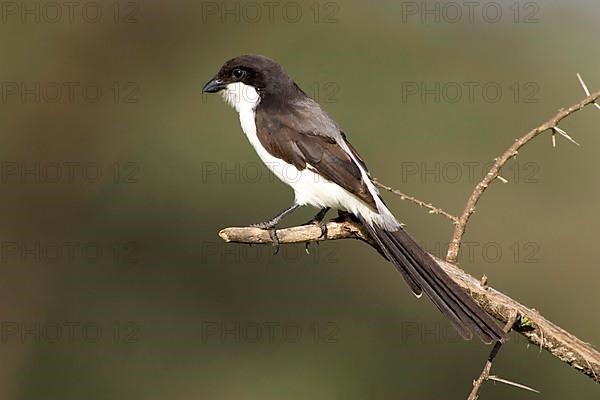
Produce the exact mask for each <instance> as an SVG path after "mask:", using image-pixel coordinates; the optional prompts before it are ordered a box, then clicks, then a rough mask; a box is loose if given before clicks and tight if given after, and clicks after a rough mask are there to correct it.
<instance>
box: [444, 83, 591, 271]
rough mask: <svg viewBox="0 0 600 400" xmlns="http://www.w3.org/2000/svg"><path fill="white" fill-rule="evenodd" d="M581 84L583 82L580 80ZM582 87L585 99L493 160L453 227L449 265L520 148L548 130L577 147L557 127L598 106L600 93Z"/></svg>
mask: <svg viewBox="0 0 600 400" xmlns="http://www.w3.org/2000/svg"><path fill="white" fill-rule="evenodd" d="M581 82H583V81H582V80H581ZM582 86H583V87H584V90H585V91H586V94H588V96H587V97H586V98H585V99H583V100H581V101H580V102H578V103H575V104H573V105H572V106H571V107H569V108H566V109H561V110H559V111H558V113H557V114H556V115H554V117H552V118H550V119H549V120H548V121H546V122H544V123H543V124H541V125H539V126H538V127H536V128H534V129H532V130H531V131H529V132H527V133H526V134H525V135H524V136H523V137H521V138H520V139H517V140H516V141H515V142H514V143H513V144H512V145H511V146H510V147H509V148H508V149H506V151H504V153H502V154H500V156H498V157H497V158H496V159H495V160H494V164H493V165H492V167H491V168H490V170H489V171H488V173H487V174H486V175H485V177H484V178H483V179H482V180H481V182H479V183H478V184H477V186H475V189H474V190H473V193H471V195H470V196H469V199H468V200H467V205H466V206H465V209H464V210H463V212H462V214H461V216H460V217H459V218H458V223H457V224H456V225H455V226H454V233H453V234H452V240H451V241H450V245H449V246H448V253H447V254H446V261H448V262H450V263H455V262H456V260H458V252H459V251H460V243H461V241H462V237H463V235H464V233H465V230H466V228H467V223H468V222H469V218H471V215H473V213H474V212H475V206H476V205H477V202H478V201H479V199H480V198H481V196H482V195H483V193H484V192H485V190H486V189H487V188H488V186H489V185H490V184H491V183H492V182H493V180H494V179H496V178H500V170H501V169H502V167H503V166H504V165H505V164H506V163H507V162H508V160H510V159H511V157H514V156H516V155H517V153H518V152H519V149H520V148H521V147H523V146H525V145H526V144H527V143H528V142H529V141H531V140H532V139H533V138H535V137H536V136H538V135H540V134H541V133H543V132H546V131H548V130H550V131H552V137H553V138H554V135H555V134H556V133H559V134H560V135H561V136H563V137H564V138H565V139H567V140H569V141H571V142H573V143H575V144H577V145H578V143H577V142H575V141H574V140H573V139H572V138H571V137H570V136H569V135H568V134H567V133H566V132H565V131H564V130H562V129H561V128H559V127H558V123H559V122H560V121H562V120H563V119H565V118H566V117H568V116H569V115H571V114H574V113H575V112H577V111H579V110H581V109H582V108H584V107H585V106H587V105H589V104H594V105H595V106H598V104H597V103H595V102H596V100H598V99H599V98H600V92H596V93H594V94H589V91H588V90H587V87H586V86H585V84H582ZM553 143H554V144H555V143H556V142H555V141H554V140H553Z"/></svg>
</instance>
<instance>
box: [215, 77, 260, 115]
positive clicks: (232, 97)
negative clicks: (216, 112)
mask: <svg viewBox="0 0 600 400" xmlns="http://www.w3.org/2000/svg"><path fill="white" fill-rule="evenodd" d="M222 96H223V100H225V101H226V102H227V103H228V104H229V105H230V106H231V107H233V108H234V109H235V111H237V112H239V113H242V112H249V111H252V112H254V109H255V108H256V106H257V105H258V103H260V96H259V95H258V92H257V91H256V89H255V88H254V87H253V86H250V85H245V84H243V83H241V82H236V83H230V84H229V85H227V87H226V88H225V89H224V90H223V92H222Z"/></svg>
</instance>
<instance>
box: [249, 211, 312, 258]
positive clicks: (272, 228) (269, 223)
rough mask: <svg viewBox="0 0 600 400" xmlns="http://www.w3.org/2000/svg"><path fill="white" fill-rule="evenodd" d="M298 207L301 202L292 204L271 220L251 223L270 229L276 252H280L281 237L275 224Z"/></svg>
mask: <svg viewBox="0 0 600 400" xmlns="http://www.w3.org/2000/svg"><path fill="white" fill-rule="evenodd" d="M298 207H300V205H299V204H292V206H290V207H288V208H286V209H285V210H283V211H282V212H280V213H279V214H277V215H276V216H275V217H273V218H271V219H270V220H268V221H264V222H259V223H257V224H251V225H250V226H251V227H253V228H261V229H267V230H268V231H269V237H270V238H271V240H272V241H273V247H275V254H277V253H278V252H279V238H278V237H277V230H276V229H275V226H276V225H277V224H278V223H279V222H281V220H282V219H283V218H284V217H285V216H286V215H288V214H291V213H292V212H294V211H295V210H296V209H297V208H298Z"/></svg>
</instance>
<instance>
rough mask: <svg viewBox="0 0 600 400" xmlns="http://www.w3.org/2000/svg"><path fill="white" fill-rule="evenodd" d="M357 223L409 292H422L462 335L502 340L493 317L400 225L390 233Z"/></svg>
mask: <svg viewBox="0 0 600 400" xmlns="http://www.w3.org/2000/svg"><path fill="white" fill-rule="evenodd" d="M361 222H362V223H363V225H364V226H365V227H366V228H367V230H368V231H369V234H370V235H371V236H372V238H373V240H375V242H376V243H377V244H378V245H379V247H380V250H381V251H382V253H383V254H384V255H385V256H386V257H387V258H388V259H389V260H390V261H391V262H392V263H393V264H394V266H395V267H396V269H397V270H398V271H399V272H400V273H401V274H402V276H403V277H404V279H405V280H406V282H407V283H408V285H409V286H410V288H411V290H412V291H413V293H414V294H415V295H417V296H421V295H422V293H423V292H425V294H427V296H429V298H431V300H432V301H433V303H434V304H435V305H436V307H437V308H438V309H439V310H440V311H441V312H442V314H444V315H445V316H446V317H447V318H448V319H449V320H450V322H451V323H452V325H453V326H454V327H455V328H456V330H457V331H458V332H459V334H460V335H461V336H462V337H463V338H465V339H467V340H470V339H471V338H472V336H473V335H472V332H475V334H477V335H478V336H479V337H480V338H481V340H482V341H484V342H485V343H491V342H492V341H495V340H504V336H505V334H504V332H503V331H502V329H501V328H500V327H499V326H498V324H497V323H496V322H495V321H494V319H493V318H492V317H490V316H489V315H488V314H487V313H486V312H485V311H484V310H483V309H481V307H479V306H478V305H477V304H476V303H475V301H474V300H473V299H472V298H471V297H470V296H468V295H467V293H465V291H464V290H463V289H462V288H461V287H460V286H458V284H457V283H456V282H454V280H452V278H450V277H449V276H448V275H447V274H446V273H445V272H444V270H442V268H441V267H440V266H439V265H438V264H437V262H435V260H434V259H433V258H432V257H431V256H430V255H429V254H427V253H426V252H425V251H424V250H423V249H422V248H421V247H420V246H419V245H418V244H417V243H416V242H415V240H414V239H413V238H412V237H411V236H410V235H409V234H408V233H407V232H406V231H404V230H403V229H402V228H400V229H398V230H397V231H393V232H392V231H388V230H385V229H383V228H380V227H378V226H373V225H371V224H369V223H367V222H366V221H364V220H363V221H361Z"/></svg>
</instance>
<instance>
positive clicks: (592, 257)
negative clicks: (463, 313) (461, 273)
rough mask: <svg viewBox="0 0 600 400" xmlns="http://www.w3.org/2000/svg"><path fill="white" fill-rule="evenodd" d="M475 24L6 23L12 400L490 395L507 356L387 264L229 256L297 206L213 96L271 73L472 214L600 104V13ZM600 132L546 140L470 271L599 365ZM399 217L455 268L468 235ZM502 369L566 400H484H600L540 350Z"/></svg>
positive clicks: (114, 15)
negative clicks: (560, 116) (242, 234)
mask: <svg viewBox="0 0 600 400" xmlns="http://www.w3.org/2000/svg"><path fill="white" fill-rule="evenodd" d="M462 4H463V3H461V2H458V3H451V4H450V5H449V4H447V3H444V2H425V3H423V2H400V1H381V2H377V3H368V2H361V1H335V2H326V1H324V2H314V1H306V2H273V3H263V2H253V3H251V2H241V3H236V2H220V1H217V2H201V1H179V2H173V1H161V2H158V1H154V2H151V1H140V2H116V3H115V2H114V1H112V0H111V1H107V2H96V3H88V2H81V3H77V4H75V5H72V6H71V7H72V9H69V8H68V7H67V6H65V5H64V4H63V3H60V2H59V3H47V2H23V3H22V2H3V3H2V15H1V17H2V22H1V23H0V33H1V35H0V51H1V54H2V60H3V61H2V63H0V76H1V77H2V103H1V105H0V124H1V128H2V143H1V146H0V155H1V160H2V176H1V178H2V181H1V186H0V188H1V189H0V190H1V193H2V210H3V212H2V223H1V224H0V235H1V241H2V248H1V250H2V254H1V256H2V258H1V260H0V261H1V265H0V272H1V278H0V308H1V311H2V317H1V321H2V325H1V333H2V335H1V337H0V339H1V342H0V349H1V350H0V354H1V358H2V360H3V362H2V364H1V366H0V397H1V398H3V399H63V400H64V399H81V398H88V399H107V398H122V399H164V398H169V399H199V398H217V399H240V398H242V399H262V400H264V399H282V398H285V399H308V398H311V399H338V398H344V399H365V398H381V399H398V398H418V399H445V398H448V399H455V398H466V396H467V394H468V392H469V390H470V388H471V381H472V379H473V378H474V377H475V376H476V375H478V374H479V372H480V370H481V367H482V365H483V363H484V360H485V357H486V356H487V354H488V352H489V347H488V346H484V345H483V344H481V343H480V342H478V341H473V342H469V343H467V342H462V341H459V340H458V339H457V338H456V335H455V334H454V332H453V331H452V330H451V328H449V327H448V326H447V324H446V322H445V321H444V320H443V318H442V317H441V316H440V315H439V313H438V312H437V311H436V310H435V309H434V307H432V305H431V304H430V303H429V301H428V300H425V299H423V300H421V301H417V300H416V299H415V298H414V296H412V294H410V293H409V291H408V290H407V287H406V285H405V284H404V282H403V281H402V279H401V277H400V276H399V275H398V274H397V272H396V271H395V270H394V269H393V268H392V267H391V265H389V264H387V263H386V262H385V261H384V260H383V259H382V258H381V257H379V256H378V254H376V252H374V251H373V250H372V249H370V248H368V246H366V245H364V244H361V243H358V242H353V241H344V242H335V243H333V242H332V243H324V244H321V245H320V246H315V245H313V246H311V250H312V251H311V254H310V255H307V254H306V253H304V248H303V246H288V247H284V248H282V251H281V254H280V255H278V256H277V257H273V256H272V255H271V249H270V248H269V247H267V246H263V247H261V246H254V247H251V248H249V247H245V246H241V245H235V244H230V245H225V244H224V243H222V242H221V241H220V240H219V238H218V236H217V232H218V231H219V230H220V229H222V228H223V227H226V226H240V225H245V224H249V223H252V222H257V221H260V220H264V219H266V218H267V217H271V216H272V215H273V214H275V213H276V212H277V211H279V210H281V209H283V208H284V207H286V206H288V205H289V204H290V202H291V200H292V198H293V196H292V192H291V190H290V189H289V188H288V187H287V186H285V185H283V184H281V183H280V182H277V181H276V180H275V179H274V178H273V177H272V176H270V175H269V174H268V173H267V171H266V169H265V168H263V167H262V166H261V165H260V164H259V160H258V157H257V156H256V155H255V153H254V151H253V150H252V148H251V147H250V146H249V144H248V143H247V140H246V139H245V137H244V136H243V134H242V132H241V129H240V127H239V122H238V119H237V115H235V113H234V112H233V111H232V110H231V109H229V107H228V106H226V105H225V104H223V103H222V102H221V100H220V99H219V96H206V95H203V94H202V93H201V88H202V85H203V84H204V82H205V81H206V80H208V79H209V78H210V77H212V76H213V75H214V74H215V73H216V71H217V70H218V68H219V67H220V66H221V64H222V63H223V62H224V61H225V60H227V59H229V58H231V57H233V56H236V55H239V54H243V53H258V54H264V55H268V56H270V57H272V58H274V59H276V60H277V61H279V62H280V63H281V64H282V65H283V66H284V67H285V68H286V70H287V71H288V72H289V73H290V74H291V75H292V76H293V77H294V79H295V80H296V81H297V83H298V84H299V85H300V86H301V87H303V88H304V89H305V90H306V91H307V92H308V93H309V94H311V95H312V96H314V97H315V98H316V99H317V100H318V101H319V102H320V103H322V105H323V106H324V108H325V109H326V110H327V111H328V112H329V113H330V114H331V115H332V116H333V117H334V118H335V119H336V120H337V121H338V122H339V124H340V125H341V126H342V127H343V128H344V129H345V131H346V132H347V134H348V137H349V139H350V141H351V142H352V143H353V144H354V145H355V146H356V147H357V148H358V149H359V151H360V152H361V154H362V155H363V156H364V158H365V159H366V160H367V161H368V164H369V167H370V169H371V171H372V173H373V175H374V176H376V177H378V178H380V179H381V180H382V181H383V182H385V183H386V184H388V185H391V186H394V187H397V188H400V189H401V190H403V191H405V192H407V193H410V194H413V195H415V196H417V197H418V198H420V199H423V200H426V201H429V202H433V203H434V204H436V205H439V206H441V207H443V208H445V209H447V210H449V211H450V212H453V213H459V212H460V210H462V207H463V205H464V202H465V201H466V198H467V196H468V194H469V193H470V191H471V190H472V188H473V187H474V185H475V182H476V179H478V178H481V176H482V174H483V173H484V165H485V164H486V163H488V162H490V161H492V160H493V158H494V157H495V156H497V155H498V154H499V153H500V152H501V151H503V150H504V149H505V148H506V147H507V146H508V145H510V144H511V143H512V142H513V140H514V139H516V138H517V137H519V136H520V135H522V134H523V133H525V132H526V131H528V130H529V129H531V128H533V127H534V126H536V125H537V124H539V123H540V122H542V121H544V120H546V119H547V118H548V117H550V116H551V115H552V114H553V113H554V112H555V111H556V110H557V109H559V108H560V107H564V106H568V105H571V104H573V103H575V102H576V101H578V100H579V99H581V98H583V91H582V89H581V87H580V86H579V84H578V82H577V79H576V73H577V72H579V73H581V74H582V75H583V77H584V78H585V79H586V81H587V83H588V85H589V86H590V88H591V89H592V90H594V89H598V88H600V72H599V70H598V65H600V53H598V51H597V50H598V40H597V38H598V30H597V27H598V18H599V17H600V5H599V4H597V3H596V2H587V1H579V2H577V1H571V2H559V1H539V2H529V3H527V2H521V3H516V4H515V3H514V2H513V1H510V2H508V1H507V2H496V3H493V4H492V5H489V4H488V2H482V3H476V4H475V6H474V7H475V8H474V10H473V14H471V15H469V10H468V8H466V6H464V5H462ZM426 10H433V11H430V12H426ZM457 10H458V11H460V12H461V14H460V15H459V14H456V12H457ZM484 10H485V11H484ZM71 11H72V12H71ZM98 11H100V12H101V14H98ZM498 11H500V13H501V14H498ZM57 12H58V13H60V14H58V13H57ZM257 13H260V14H257ZM496 20H497V21H496ZM457 87H458V88H462V91H461V92H457V91H456V89H457ZM468 87H473V88H474V89H473V92H472V97H471V98H470V97H469V94H470V93H469V91H468V90H467V88H468ZM69 88H72V91H70V89H69ZM415 88H416V91H415ZM484 88H485V90H484ZM498 88H499V89H500V92H498V91H497V90H498ZM599 118H600V114H599V112H598V110H594V109H593V108H588V109H585V110H584V111H582V112H580V113H578V114H576V115H575V116H573V117H571V118H569V119H568V120H566V121H565V122H564V123H561V126H562V127H563V128H564V129H566V130H567V131H568V132H569V133H570V134H571V136H573V137H574V138H575V139H576V140H577V141H578V142H579V143H581V147H577V146H575V145H573V144H571V143H569V142H567V141H565V140H563V139H562V138H560V137H558V138H557V147H556V148H554V149H553V148H552V145H551V140H550V136H549V135H548V134H544V135H543V136H541V137H539V138H537V139H536V140H535V141H534V142H532V143H531V144H529V145H528V146H527V147H526V148H525V149H523V150H522V151H521V152H520V154H519V155H518V157H517V158H516V160H513V161H512V162H511V164H510V165H509V166H508V167H507V168H506V169H505V171H504V172H503V176H504V177H505V178H506V179H507V180H508V181H509V182H508V183H506V184H502V183H501V182H499V181H498V182H496V183H494V185H493V186H492V187H491V188H490V189H489V191H488V192H487V193H486V194H485V196H484V198H483V200H482V201H481V202H480V205H479V207H478V209H477V213H476V214H475V215H474V217H473V219H472V222H471V224H470V226H469V228H468V232H467V234H466V236H465V241H466V242H467V243H468V246H469V249H470V251H466V250H465V251H464V252H463V253H462V256H461V260H460V264H461V266H462V267H463V268H464V269H465V270H467V271H469V272H470V273H472V274H473V275H474V276H477V277H479V276H481V275H483V274H486V275H487V276H488V277H489V281H490V284H491V285H492V286H494V287H496V288H498V289H499V290H501V291H504V292H505V293H507V294H509V295H511V296H513V297H514V298H516V299H518V300H520V301H522V302H523V303H524V304H526V305H528V306H530V307H534V308H536V309H538V310H540V311H541V312H543V313H544V314H545V315H546V316H547V317H548V318H549V319H551V320H552V321H554V322H556V323H558V324H559V325H561V326H563V327H565V328H566V329H568V330H570V331H571V332H573V333H574V334H576V335H577V336H579V337H580V338H581V339H583V340H586V341H589V342H591V343H596V344H597V343H598V342H599V340H600V321H599V320H598V316H597V314H598V313H597V310H598V308H599V307H600V297H599V296H598V292H597V282H598V279H599V278H600V270H599V268H598V265H597V248H598V244H597V241H598V235H597V232H598V230H599V228H600V216H599V215H598V213H597V212H596V211H597V205H598V202H599V200H600V189H599V186H598V184H597V183H598V163H597V160H598V154H599V152H600V135H599V134H598V133H599V132H598V122H599V121H600V119H599ZM470 171H472V173H469V172H470ZM70 172H72V174H71V173H70ZM98 174H101V175H98ZM386 198H387V201H388V204H389V205H390V206H391V208H392V209H393V210H394V212H395V213H396V215H398V216H399V217H400V219H401V220H402V221H403V222H404V223H406V225H407V228H408V230H409V231H410V232H411V233H412V234H413V235H414V236H415V237H416V238H417V239H418V240H419V241H420V242H422V243H423V244H424V245H425V246H426V247H427V248H428V249H430V250H431V251H432V252H434V253H437V254H439V255H443V254H444V249H445V247H446V245H447V242H448V240H449V238H450V235H451V231H452V226H451V225H450V223H449V222H448V221H447V220H445V219H444V218H443V217H440V216H433V215H428V214H427V213H426V212H425V211H424V210H423V209H419V208H417V207H416V206H414V205H411V204H408V203H406V202H402V201H401V200H400V199H398V198H396V197H393V196H387V195H386ZM313 213H314V210H312V209H308V208H306V209H303V210H302V211H299V212H298V213H297V214H296V215H294V216H292V217H290V218H289V219H288V220H287V221H286V223H287V224H295V223H302V222H304V221H305V220H308V219H309V218H310V217H311V216H312V214H313ZM332 215H333V214H332ZM69 249H71V250H72V251H70V250H69ZM98 252H100V253H98ZM493 373H495V374H497V375H499V376H501V377H503V378H506V379H511V380H515V381H517V382H520V383H523V384H526V385H529V386H532V387H535V388H537V389H539V390H541V391H542V394H541V395H535V394H532V393H528V392H525V391H521V390H518V389H515V388H512V387H507V386H504V385H501V384H495V385H494V384H492V383H488V384H486V385H485V387H484V389H483V393H482V395H481V398H482V399H488V400H492V399H504V398H507V397H508V398H511V399H529V398H532V399H533V398H543V399H564V398H566V397H567V396H572V395H573V394H577V396H578V398H581V399H591V398H597V397H598V387H596V385H595V384H594V383H593V382H592V381H591V380H589V379H588V378H586V377H584V376H583V375H581V374H579V373H576V372H575V371H574V370H572V369H571V368H569V367H568V366H566V365H563V364H562V363H561V362H559V361H558V360H556V359H554V358H552V357H550V356H549V355H548V354H546V353H545V352H540V351H539V350H538V349H537V348H535V347H530V346H527V344H526V342H525V341H524V340H523V339H520V338H517V337H515V338H513V340H512V341H511V342H510V344H508V345H506V346H505V347H504V348H503V350H502V352H501V353H500V356H499V357H498V359H497V361H496V363H495V365H494V368H493Z"/></svg>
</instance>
